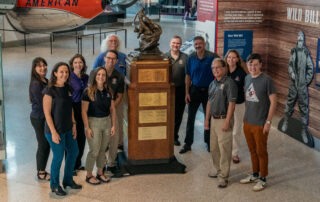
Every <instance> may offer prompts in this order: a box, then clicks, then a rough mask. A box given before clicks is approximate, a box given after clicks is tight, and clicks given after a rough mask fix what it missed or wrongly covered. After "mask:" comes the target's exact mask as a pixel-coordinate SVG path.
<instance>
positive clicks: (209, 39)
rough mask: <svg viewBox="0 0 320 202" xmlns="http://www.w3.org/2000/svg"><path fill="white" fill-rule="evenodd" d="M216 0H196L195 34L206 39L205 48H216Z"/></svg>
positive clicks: (211, 49) (210, 49)
mask: <svg viewBox="0 0 320 202" xmlns="http://www.w3.org/2000/svg"><path fill="white" fill-rule="evenodd" d="M217 9H218V6H217V0H198V1H197V22H196V36H202V37H203V38H204V39H205V41H206V50H209V51H212V52H215V50H216V19H217Z"/></svg>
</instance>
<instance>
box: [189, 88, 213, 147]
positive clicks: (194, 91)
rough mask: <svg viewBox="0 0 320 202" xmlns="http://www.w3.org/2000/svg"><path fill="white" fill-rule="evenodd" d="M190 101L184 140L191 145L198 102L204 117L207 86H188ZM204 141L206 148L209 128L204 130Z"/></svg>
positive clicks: (208, 139) (208, 144)
mask: <svg viewBox="0 0 320 202" xmlns="http://www.w3.org/2000/svg"><path fill="white" fill-rule="evenodd" d="M189 92H190V99H191V101H190V103H189V107H188V121H187V131H186V132H187V134H186V138H185V140H184V142H185V144H186V145H187V146H189V147H191V145H192V143H193V136H194V122H195V119H196V114H197V111H198V108H199V106H200V104H202V108H203V113H204V117H206V107H207V102H208V88H199V87H196V86H191V87H190V91H189ZM204 142H205V143H207V146H208V149H209V146H210V130H205V131H204Z"/></svg>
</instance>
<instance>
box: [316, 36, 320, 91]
mask: <svg viewBox="0 0 320 202" xmlns="http://www.w3.org/2000/svg"><path fill="white" fill-rule="evenodd" d="M315 79H316V86H319V87H320V38H318V48H317V61H316V74H315Z"/></svg>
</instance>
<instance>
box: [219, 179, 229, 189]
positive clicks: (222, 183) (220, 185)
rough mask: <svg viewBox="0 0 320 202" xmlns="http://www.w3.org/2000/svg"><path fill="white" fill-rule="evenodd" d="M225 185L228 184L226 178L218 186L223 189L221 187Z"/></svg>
mask: <svg viewBox="0 0 320 202" xmlns="http://www.w3.org/2000/svg"><path fill="white" fill-rule="evenodd" d="M227 186H228V180H224V181H222V182H220V183H219V185H218V188H220V189H223V188H226V187H227Z"/></svg>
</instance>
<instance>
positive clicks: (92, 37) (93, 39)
mask: <svg viewBox="0 0 320 202" xmlns="http://www.w3.org/2000/svg"><path fill="white" fill-rule="evenodd" d="M92 55H94V34H92Z"/></svg>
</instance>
